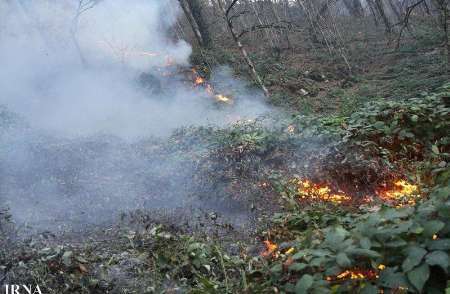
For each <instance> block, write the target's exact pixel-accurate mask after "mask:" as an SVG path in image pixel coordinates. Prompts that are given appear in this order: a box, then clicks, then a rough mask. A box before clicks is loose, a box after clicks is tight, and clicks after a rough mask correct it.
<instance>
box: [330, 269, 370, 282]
mask: <svg viewBox="0 0 450 294" xmlns="http://www.w3.org/2000/svg"><path fill="white" fill-rule="evenodd" d="M377 278H378V273H377V272H376V271H374V270H361V269H350V270H346V271H344V272H342V273H340V274H338V275H336V276H333V277H327V278H326V280H327V281H342V280H374V279H377Z"/></svg>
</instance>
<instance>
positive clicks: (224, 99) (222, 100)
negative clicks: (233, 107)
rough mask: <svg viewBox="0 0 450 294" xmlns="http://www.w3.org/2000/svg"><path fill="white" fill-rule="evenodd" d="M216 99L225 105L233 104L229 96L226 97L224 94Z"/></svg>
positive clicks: (218, 95)
mask: <svg viewBox="0 0 450 294" xmlns="http://www.w3.org/2000/svg"><path fill="white" fill-rule="evenodd" d="M214 97H215V98H216V100H217V101H219V102H224V103H227V104H233V100H231V99H230V98H228V97H227V96H224V95H222V94H217V95H215V96H214Z"/></svg>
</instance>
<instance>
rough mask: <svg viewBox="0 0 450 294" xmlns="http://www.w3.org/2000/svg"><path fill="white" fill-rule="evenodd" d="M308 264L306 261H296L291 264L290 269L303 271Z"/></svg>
mask: <svg viewBox="0 0 450 294" xmlns="http://www.w3.org/2000/svg"><path fill="white" fill-rule="evenodd" d="M307 266H308V265H307V264H306V263H300V262H294V263H293V264H291V265H290V266H289V270H291V271H301V270H303V269H305V268H306V267H307Z"/></svg>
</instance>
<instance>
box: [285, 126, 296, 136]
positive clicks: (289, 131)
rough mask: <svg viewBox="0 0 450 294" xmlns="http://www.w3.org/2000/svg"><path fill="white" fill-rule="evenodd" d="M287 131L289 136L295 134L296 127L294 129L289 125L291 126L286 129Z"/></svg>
mask: <svg viewBox="0 0 450 294" xmlns="http://www.w3.org/2000/svg"><path fill="white" fill-rule="evenodd" d="M286 131H287V132H288V133H289V134H293V133H294V132H295V127H294V126H293V125H289V126H288V127H287V128H286Z"/></svg>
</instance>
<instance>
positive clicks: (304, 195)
mask: <svg viewBox="0 0 450 294" xmlns="http://www.w3.org/2000/svg"><path fill="white" fill-rule="evenodd" d="M293 182H294V184H296V185H297V192H298V195H299V197H300V199H302V200H318V201H325V202H332V203H336V204H340V203H343V202H347V201H350V200H352V198H351V197H350V196H348V195H345V194H343V193H341V194H337V193H332V192H331V189H330V187H328V186H325V185H318V184H314V183H312V182H311V181H309V180H300V179H295V180H293Z"/></svg>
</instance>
